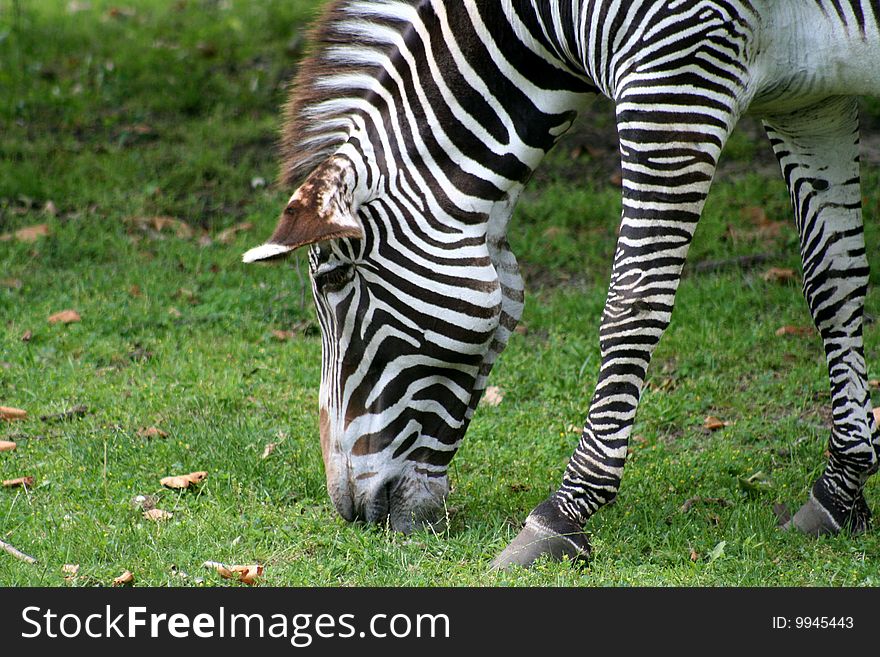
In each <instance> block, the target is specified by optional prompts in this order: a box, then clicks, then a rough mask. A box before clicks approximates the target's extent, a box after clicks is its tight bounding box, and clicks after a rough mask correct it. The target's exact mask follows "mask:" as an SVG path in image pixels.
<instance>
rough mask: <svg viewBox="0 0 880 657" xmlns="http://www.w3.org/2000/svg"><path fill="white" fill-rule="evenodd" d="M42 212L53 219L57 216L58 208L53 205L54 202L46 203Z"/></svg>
mask: <svg viewBox="0 0 880 657" xmlns="http://www.w3.org/2000/svg"><path fill="white" fill-rule="evenodd" d="M43 212H45V213H46V214H51V215H52V216H53V217H57V216H58V206H57V205H55V202H54V201H46V204H45V205H44V206H43Z"/></svg>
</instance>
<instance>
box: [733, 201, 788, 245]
mask: <svg viewBox="0 0 880 657" xmlns="http://www.w3.org/2000/svg"><path fill="white" fill-rule="evenodd" d="M740 214H741V215H742V216H743V218H744V219H747V220H749V222H751V223H752V225H754V226H755V227H756V229H755V230H754V231H753V232H751V233H748V236H749V237H755V238H765V239H766V238H771V239H772V238H777V237H779V236H780V235H781V233H782V229H783V228H785V227H786V226H788V225H789V223H788V222H786V221H772V220H771V219H770V218H769V217H768V216H767V211H766V210H764V208H762V207H757V206H750V207H745V208H743V209H742V210H741V211H740Z"/></svg>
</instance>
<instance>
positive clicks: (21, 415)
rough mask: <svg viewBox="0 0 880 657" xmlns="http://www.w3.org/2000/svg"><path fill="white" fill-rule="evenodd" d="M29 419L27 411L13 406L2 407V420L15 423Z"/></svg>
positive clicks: (0, 414) (0, 408) (0, 418)
mask: <svg viewBox="0 0 880 657" xmlns="http://www.w3.org/2000/svg"><path fill="white" fill-rule="evenodd" d="M26 417H27V411H23V410H22V409H20V408H13V407H12V406H0V420H5V421H6V422H13V421H15V420H23V419H25V418H26Z"/></svg>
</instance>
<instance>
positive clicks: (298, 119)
mask: <svg viewBox="0 0 880 657" xmlns="http://www.w3.org/2000/svg"><path fill="white" fill-rule="evenodd" d="M418 2H419V0H334V1H333V2H331V3H330V4H329V5H328V7H327V8H326V9H325V10H324V13H323V14H322V16H321V17H320V18H319V19H318V21H317V22H316V24H315V26H314V27H313V28H312V30H311V33H310V35H309V42H310V44H311V46H310V52H309V54H308V55H307V56H306V58H305V59H304V60H303V62H302V64H301V65H300V68H299V71H298V72H297V75H296V77H295V78H294V81H293V86H292V88H291V91H290V94H289V96H288V98H287V102H286V104H285V106H284V124H283V128H282V133H281V157H282V165H281V172H280V175H279V184H280V185H281V186H282V187H283V188H284V189H288V190H289V189H292V188H295V187H297V186H298V185H299V184H301V183H302V181H303V180H304V179H305V178H306V176H308V175H309V174H310V173H311V172H312V171H313V170H314V169H315V168H316V167H317V166H318V165H319V164H321V163H322V162H323V161H325V160H326V159H327V158H328V157H330V156H331V155H333V153H335V152H336V151H337V150H338V149H339V147H340V146H342V144H344V143H345V142H346V141H347V140H348V137H349V134H348V132H347V130H348V128H349V126H350V123H349V121H348V120H347V117H348V116H350V114H351V111H352V108H353V105H352V103H351V102H348V103H346V102H334V101H338V100H339V89H340V88H345V96H346V97H347V98H348V99H352V98H354V97H358V96H359V97H365V96H366V95H367V94H368V93H369V92H368V90H367V89H359V88H356V89H353V88H351V87H347V85H345V84H344V83H343V82H341V81H342V80H343V79H348V80H350V79H351V78H352V76H363V77H371V78H375V77H377V76H378V75H379V74H380V73H381V71H382V70H383V69H382V67H381V65H380V63H379V56H380V55H381V54H389V53H392V52H393V51H394V50H395V46H394V44H393V42H392V41H391V40H389V38H388V34H389V32H393V33H396V34H399V33H400V32H401V31H402V30H404V29H405V26H406V25H407V24H408V22H407V21H406V19H405V16H406V14H407V13H410V12H411V10H412V7H413V6H414V5H417V4H418ZM373 28H375V29H373ZM383 36H384V38H383ZM359 50H362V51H363V52H361V53H359V52H358V51H359ZM334 82H335V83H334Z"/></svg>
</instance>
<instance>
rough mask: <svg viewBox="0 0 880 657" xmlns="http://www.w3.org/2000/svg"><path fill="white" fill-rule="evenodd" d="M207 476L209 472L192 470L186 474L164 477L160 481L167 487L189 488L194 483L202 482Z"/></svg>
mask: <svg viewBox="0 0 880 657" xmlns="http://www.w3.org/2000/svg"><path fill="white" fill-rule="evenodd" d="M207 476H208V473H207V472H190V473H189V474H185V475H175V476H171V477H163V478H162V480H161V482H160V483H161V484H162V485H163V486H165V487H166V488H174V489H181V488H189V487H190V486H191V485H193V484H200V483H201V482H203V481H204V480H205V478H206V477H207Z"/></svg>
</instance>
